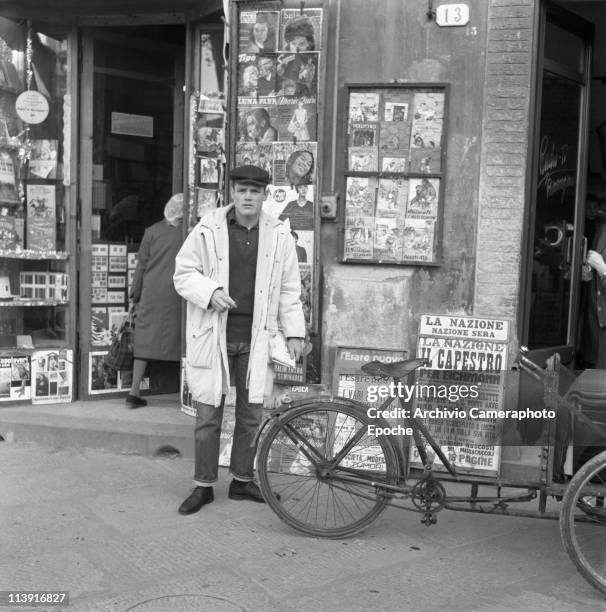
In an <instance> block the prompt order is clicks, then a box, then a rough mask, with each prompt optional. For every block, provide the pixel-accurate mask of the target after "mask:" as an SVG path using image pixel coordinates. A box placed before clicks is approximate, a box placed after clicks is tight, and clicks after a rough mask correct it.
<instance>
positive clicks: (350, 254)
mask: <svg viewBox="0 0 606 612" xmlns="http://www.w3.org/2000/svg"><path fill="white" fill-rule="evenodd" d="M374 232H375V218H374V217H364V216H362V215H355V214H347V215H346V216H345V244H344V252H343V256H344V258H345V259H374V249H373V246H374V242H373V240H374Z"/></svg>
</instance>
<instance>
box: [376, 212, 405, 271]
mask: <svg viewBox="0 0 606 612" xmlns="http://www.w3.org/2000/svg"><path fill="white" fill-rule="evenodd" d="M373 246H374V259H378V260H380V261H401V260H402V235H401V230H400V228H399V226H398V220H397V219H394V218H393V217H376V218H375V235H374V241H373Z"/></svg>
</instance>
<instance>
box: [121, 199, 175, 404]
mask: <svg viewBox="0 0 606 612" xmlns="http://www.w3.org/2000/svg"><path fill="white" fill-rule="evenodd" d="M182 219H183V194H181V193H179V194H177V195H174V196H173V197H172V198H171V199H170V200H169V201H168V202H167V204H166V206H165V207H164V219H163V220H162V221H158V223H155V224H154V225H152V226H150V227H148V228H147V229H146V230H145V234H144V235H143V240H142V241H141V246H140V247H139V256H138V261H137V269H136V270H135V277H134V279H133V285H132V289H131V292H130V298H131V299H132V301H133V302H134V304H135V312H136V319H135V343H134V354H135V361H134V364H133V381H132V386H131V389H130V393H129V394H128V395H127V396H126V403H127V405H128V407H129V408H136V407H138V406H145V405H146V404H147V402H146V401H145V400H144V399H142V398H141V395H140V389H139V388H140V386H141V380H142V379H143V374H144V373H145V368H146V366H147V362H148V361H149V360H154V359H158V360H162V361H179V360H180V359H181V298H180V297H179V295H178V294H177V292H176V291H175V287H174V285H173V274H174V271H175V257H176V255H177V253H178V252H179V249H180V248H181V244H182V242H183V229H182V227H181V223H182Z"/></svg>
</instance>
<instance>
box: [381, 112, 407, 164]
mask: <svg viewBox="0 0 606 612" xmlns="http://www.w3.org/2000/svg"><path fill="white" fill-rule="evenodd" d="M409 143H410V122H409V121H381V123H380V127H379V151H380V154H381V158H382V159H384V158H386V157H393V158H397V157H401V156H402V155H403V154H408V152H409Z"/></svg>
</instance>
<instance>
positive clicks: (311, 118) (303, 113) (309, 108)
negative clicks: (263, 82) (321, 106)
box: [276, 96, 317, 142]
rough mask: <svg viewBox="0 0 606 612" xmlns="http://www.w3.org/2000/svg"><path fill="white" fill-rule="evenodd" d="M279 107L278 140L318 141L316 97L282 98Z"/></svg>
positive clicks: (278, 102)
mask: <svg viewBox="0 0 606 612" xmlns="http://www.w3.org/2000/svg"><path fill="white" fill-rule="evenodd" d="M276 103H277V105H278V140H286V141H289V140H292V141H294V142H299V141H306V140H317V137H316V134H317V133H316V115H317V106H316V96H307V97H304V96H301V97H297V96H281V97H279V98H276Z"/></svg>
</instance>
